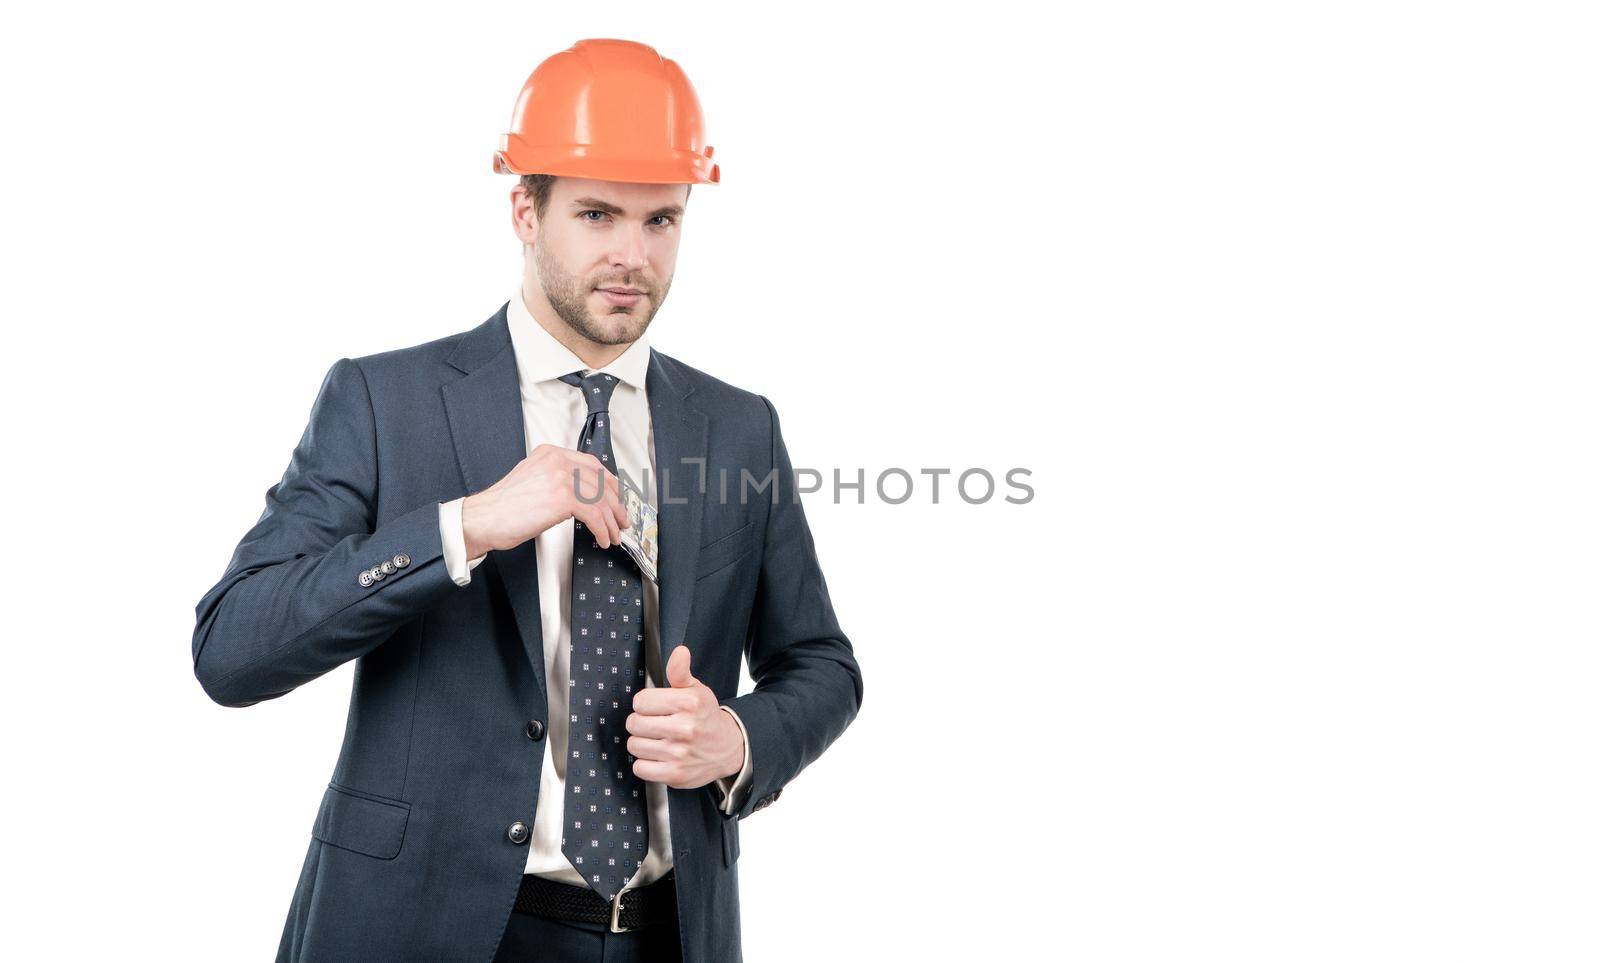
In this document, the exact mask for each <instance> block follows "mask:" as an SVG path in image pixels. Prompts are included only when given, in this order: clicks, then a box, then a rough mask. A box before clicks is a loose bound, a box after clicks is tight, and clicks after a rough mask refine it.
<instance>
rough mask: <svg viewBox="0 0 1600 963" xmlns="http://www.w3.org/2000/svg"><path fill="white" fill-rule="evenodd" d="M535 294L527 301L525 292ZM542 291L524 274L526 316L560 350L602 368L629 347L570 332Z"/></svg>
mask: <svg viewBox="0 0 1600 963" xmlns="http://www.w3.org/2000/svg"><path fill="white" fill-rule="evenodd" d="M530 290H532V291H537V292H539V294H538V295H537V296H535V297H534V298H533V299H531V300H530V299H529V298H528V291H530ZM543 290H544V289H543V288H540V287H539V285H538V282H537V281H536V280H534V279H533V278H529V277H528V276H527V275H523V278H522V305H523V307H525V308H527V309H528V314H530V315H532V316H533V320H534V321H536V322H538V324H539V327H541V328H543V329H545V330H546V331H548V332H549V333H550V337H552V338H555V339H556V340H557V341H559V342H561V345H562V347H564V348H566V349H567V350H568V351H571V352H572V353H573V354H575V355H577V356H578V358H579V359H580V360H581V361H582V362H583V363H584V364H585V365H586V366H588V367H590V368H604V367H605V366H606V365H608V364H610V363H611V362H613V361H615V360H616V359H617V358H618V357H619V356H620V355H621V354H622V352H624V351H626V350H628V348H629V347H630V345H628V344H596V343H595V342H593V341H590V340H589V339H588V338H585V337H584V336H583V335H581V334H579V333H578V332H576V331H574V330H573V329H572V325H570V324H568V323H567V322H565V321H563V320H561V316H560V315H558V314H556V311H555V308H552V307H551V306H550V300H549V299H548V298H546V297H545V296H544V293H543Z"/></svg>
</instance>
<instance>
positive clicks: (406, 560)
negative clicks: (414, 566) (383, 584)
mask: <svg viewBox="0 0 1600 963" xmlns="http://www.w3.org/2000/svg"><path fill="white" fill-rule="evenodd" d="M390 561H392V562H394V567H395V568H405V567H406V566H407V565H410V564H411V556H409V555H407V554H406V553H405V552H400V553H399V554H397V555H396V556H395V557H394V558H393V559H390Z"/></svg>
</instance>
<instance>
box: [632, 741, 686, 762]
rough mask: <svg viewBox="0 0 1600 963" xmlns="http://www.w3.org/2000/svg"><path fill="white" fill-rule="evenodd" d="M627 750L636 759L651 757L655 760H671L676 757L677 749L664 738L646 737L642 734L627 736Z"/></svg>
mask: <svg viewBox="0 0 1600 963" xmlns="http://www.w3.org/2000/svg"><path fill="white" fill-rule="evenodd" d="M628 752H629V753H630V754H631V755H633V757H634V758H636V759H651V760H655V761H657V762H671V761H672V760H673V759H676V758H677V750H676V749H673V748H672V743H671V742H669V741H667V740H666V739H646V738H644V737H643V736H629V737H628Z"/></svg>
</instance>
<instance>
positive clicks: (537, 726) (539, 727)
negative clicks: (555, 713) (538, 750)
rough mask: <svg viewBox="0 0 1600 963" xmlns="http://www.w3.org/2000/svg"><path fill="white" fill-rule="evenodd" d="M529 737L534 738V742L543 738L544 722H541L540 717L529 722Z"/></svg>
mask: <svg viewBox="0 0 1600 963" xmlns="http://www.w3.org/2000/svg"><path fill="white" fill-rule="evenodd" d="M528 738H529V739H532V740H533V741H534V742H538V741H539V740H540V739H543V738H544V723H542V722H540V721H539V720H538V719H534V720H533V721H532V722H529V723H528Z"/></svg>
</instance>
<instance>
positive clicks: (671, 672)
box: [667, 645, 696, 689]
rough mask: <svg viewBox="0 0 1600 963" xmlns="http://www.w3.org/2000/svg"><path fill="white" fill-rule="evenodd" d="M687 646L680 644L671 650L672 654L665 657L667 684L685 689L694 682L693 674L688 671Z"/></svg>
mask: <svg viewBox="0 0 1600 963" xmlns="http://www.w3.org/2000/svg"><path fill="white" fill-rule="evenodd" d="M689 658H690V656H689V647H688V646H687V645H680V646H678V647H677V648H675V649H673V650H672V656H671V657H670V658H668V659H667V684H668V685H670V686H672V688H674V689H687V688H688V687H690V686H692V685H694V684H695V682H696V680H695V677H694V674H693V673H691V672H690V671H689Z"/></svg>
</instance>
